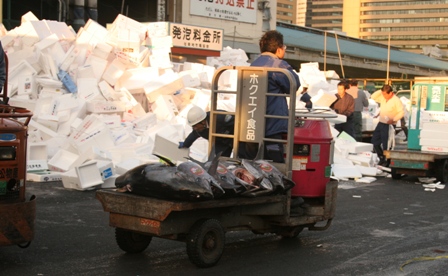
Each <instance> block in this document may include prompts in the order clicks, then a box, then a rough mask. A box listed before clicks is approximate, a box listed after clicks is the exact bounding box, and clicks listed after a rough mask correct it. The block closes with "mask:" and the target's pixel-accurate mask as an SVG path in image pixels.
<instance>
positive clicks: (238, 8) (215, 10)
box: [190, 0, 257, 23]
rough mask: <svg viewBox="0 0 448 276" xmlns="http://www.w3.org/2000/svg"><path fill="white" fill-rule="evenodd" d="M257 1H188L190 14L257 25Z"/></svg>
mask: <svg viewBox="0 0 448 276" xmlns="http://www.w3.org/2000/svg"><path fill="white" fill-rule="evenodd" d="M256 7H257V0H190V14H191V15H199V16H206V17H213V18H217V19H224V20H232V21H238V22H247V23H257V9H256Z"/></svg>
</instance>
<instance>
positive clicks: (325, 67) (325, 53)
mask: <svg viewBox="0 0 448 276" xmlns="http://www.w3.org/2000/svg"><path fill="white" fill-rule="evenodd" d="M324 34H325V35H324V72H325V71H327V32H326V31H325V33H324Z"/></svg>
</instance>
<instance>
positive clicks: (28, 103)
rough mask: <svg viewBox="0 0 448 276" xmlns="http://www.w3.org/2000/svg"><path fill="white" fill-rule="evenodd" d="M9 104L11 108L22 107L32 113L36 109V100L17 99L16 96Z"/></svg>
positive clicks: (10, 99)
mask: <svg viewBox="0 0 448 276" xmlns="http://www.w3.org/2000/svg"><path fill="white" fill-rule="evenodd" d="M8 104H9V105H11V106H20V107H23V108H26V109H28V110H29V111H32V112H34V109H35V107H36V101H35V100H30V99H21V98H17V97H16V96H14V97H11V98H9V102H8Z"/></svg>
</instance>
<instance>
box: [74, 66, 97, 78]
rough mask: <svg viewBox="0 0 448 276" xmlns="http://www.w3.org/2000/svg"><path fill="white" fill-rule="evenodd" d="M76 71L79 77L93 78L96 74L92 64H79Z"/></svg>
mask: <svg viewBox="0 0 448 276" xmlns="http://www.w3.org/2000/svg"><path fill="white" fill-rule="evenodd" d="M76 71H77V73H76V78H77V79H85V78H92V77H93V76H94V72H93V67H92V66H91V65H84V66H79V67H78V68H76Z"/></svg>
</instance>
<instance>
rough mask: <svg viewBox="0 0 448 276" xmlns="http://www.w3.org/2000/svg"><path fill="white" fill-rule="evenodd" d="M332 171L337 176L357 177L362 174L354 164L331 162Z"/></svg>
mask: <svg viewBox="0 0 448 276" xmlns="http://www.w3.org/2000/svg"><path fill="white" fill-rule="evenodd" d="M331 167H332V172H333V175H334V176H335V177H338V178H359V177H362V174H361V172H360V171H359V170H357V169H356V167H355V166H349V165H342V164H332V165H331Z"/></svg>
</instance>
